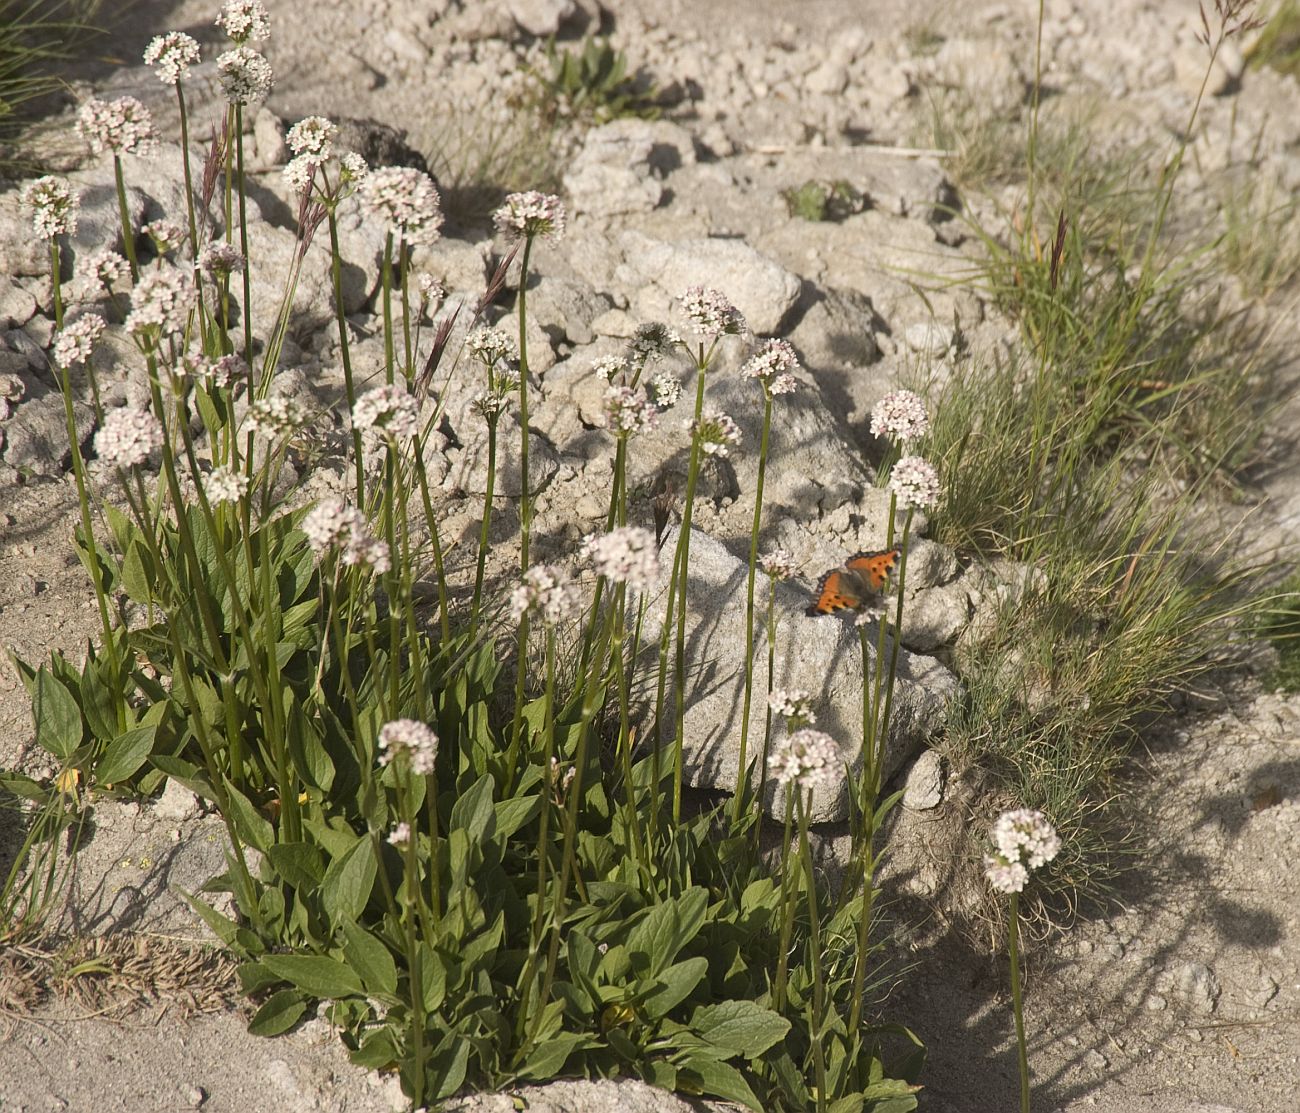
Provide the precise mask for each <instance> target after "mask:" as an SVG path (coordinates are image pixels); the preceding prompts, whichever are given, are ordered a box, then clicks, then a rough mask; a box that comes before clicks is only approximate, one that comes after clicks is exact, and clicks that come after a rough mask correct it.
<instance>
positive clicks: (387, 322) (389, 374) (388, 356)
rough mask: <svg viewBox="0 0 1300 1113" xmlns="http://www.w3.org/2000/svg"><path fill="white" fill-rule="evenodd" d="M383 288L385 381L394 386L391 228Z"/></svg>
mask: <svg viewBox="0 0 1300 1113" xmlns="http://www.w3.org/2000/svg"><path fill="white" fill-rule="evenodd" d="M383 290H384V292H383V304H384V382H385V383H387V384H388V385H389V386H392V385H393V363H394V361H395V360H396V358H397V357H396V356H395V354H394V350H393V233H392V231H391V230H390V231H389V233H388V235H387V236H385V237H384V264H383Z"/></svg>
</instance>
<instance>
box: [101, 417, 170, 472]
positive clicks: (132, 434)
mask: <svg viewBox="0 0 1300 1113" xmlns="http://www.w3.org/2000/svg"><path fill="white" fill-rule="evenodd" d="M162 445H163V427H162V424H161V423H160V422H159V421H158V419H157V418H156V417H154V416H153V414H151V413H150V412H149V411H148V410H139V409H136V408H135V407H133V406H123V407H122V408H121V409H117V410H109V412H108V413H106V414H105V415H104V423H103V424H102V425H101V426H100V427H99V431H98V432H97V433H96V434H95V455H96V456H98V457H99V458H100V460H102V461H103V462H104V463H105V464H106V465H108V466H109V467H117V468H134V467H137V466H139V465H140V464H144V463H146V462H148V460H149V456H150V455H151V454H152V453H154V452H156V451H157V450H158V449H160V448H162Z"/></svg>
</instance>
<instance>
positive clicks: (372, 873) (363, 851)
mask: <svg viewBox="0 0 1300 1113" xmlns="http://www.w3.org/2000/svg"><path fill="white" fill-rule="evenodd" d="M377 872H378V871H377V868H376V864H375V855H374V851H373V849H372V848H371V845H370V839H369V838H368V837H363V838H360V839H357V841H356V842H354V843H353V844H352V847H351V849H349V850H348V851H347V852H346V853H345V854H343V855H341V856H340V857H338V858H335V859H334V861H332V862H331V863H330V864H329V869H327V870H326V871H325V878H324V880H323V881H322V882H321V897H322V899H323V900H324V902H325V912H326V914H327V915H328V916H329V918H330V919H331V920H332V921H333V922H334V923H346V922H348V921H353V920H359V919H360V918H361V913H362V911H364V909H365V907H366V904H367V903H368V902H369V900H370V892H371V890H372V889H373V888H374V887H375V877H376V874H377Z"/></svg>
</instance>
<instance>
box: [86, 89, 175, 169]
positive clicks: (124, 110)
mask: <svg viewBox="0 0 1300 1113" xmlns="http://www.w3.org/2000/svg"><path fill="white" fill-rule="evenodd" d="M77 131H78V132H79V133H80V134H81V136H82V138H84V139H85V140H86V142H88V143H89V144H90V149H91V150H92V151H94V152H95V153H96V154H99V152H100V151H112V152H113V153H114V154H115V155H147V154H149V153H150V152H151V151H152V150H153V148H154V146H155V145H156V144H157V141H158V137H157V133H156V132H155V131H154V126H153V116H152V114H151V113H150V112H149V109H147V108H146V107H145V106H144V105H143V104H141V103H140V101H138V100H137V99H136V98H135V97H118V98H117V100H112V101H103V100H98V99H92V100H88V101H87V102H86V103H85V104H83V105H82V106H81V111H80V112H78V113H77Z"/></svg>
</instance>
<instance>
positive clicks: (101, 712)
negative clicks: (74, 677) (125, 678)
mask: <svg viewBox="0 0 1300 1113" xmlns="http://www.w3.org/2000/svg"><path fill="white" fill-rule="evenodd" d="M111 673H112V665H111V664H110V663H109V661H108V659H107V658H106V657H96V656H95V653H94V651H93V649H92V650H91V652H89V653H88V654H87V655H86V663H85V665H83V666H82V669H81V686H80V689H81V690H80V693H79V694H80V696H81V710H82V713H83V714H84V715H85V716H86V725H87V726H88V727H90V733H91V735H92V736H93V737H95V738H112V737H113V735H115V734H116V733H117V701H116V699H114V693H113V688H112V685H111V683H110V680H111V679H112V676H111Z"/></svg>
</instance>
